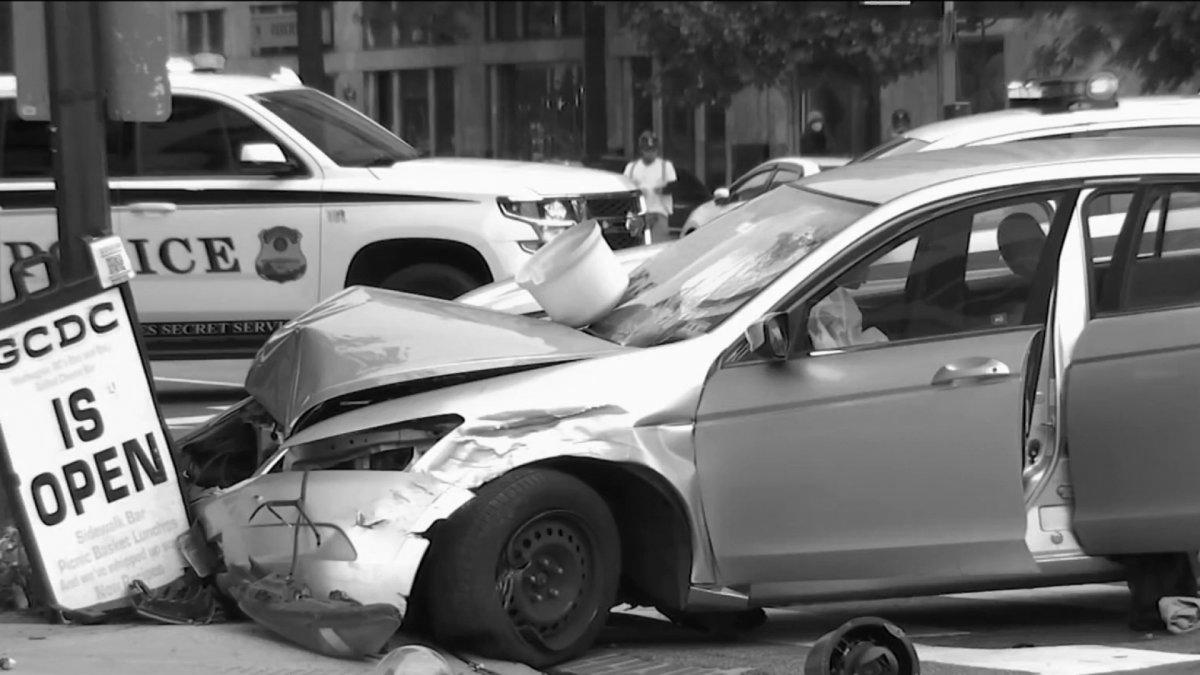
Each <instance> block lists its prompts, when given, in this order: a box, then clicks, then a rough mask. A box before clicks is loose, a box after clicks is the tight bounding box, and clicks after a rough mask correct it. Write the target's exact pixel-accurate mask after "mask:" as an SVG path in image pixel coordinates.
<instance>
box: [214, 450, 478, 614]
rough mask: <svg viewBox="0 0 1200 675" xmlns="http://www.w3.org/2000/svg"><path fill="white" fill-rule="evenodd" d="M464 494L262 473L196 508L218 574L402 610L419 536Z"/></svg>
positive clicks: (388, 474) (432, 483)
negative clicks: (245, 574) (250, 575)
mask: <svg viewBox="0 0 1200 675" xmlns="http://www.w3.org/2000/svg"><path fill="white" fill-rule="evenodd" d="M472 496H473V493H472V492H471V491H469V490H465V489H462V488H458V487H455V486H453V485H450V484H449V483H445V482H443V481H441V480H438V479H436V478H433V477H431V476H429V475H426V474H418V473H407V472H396V471H311V472H283V473H270V474H266V475H263V476H259V477H257V478H252V479H250V480H248V481H245V482H243V483H241V484H239V485H236V486H234V487H232V488H229V489H227V490H224V491H220V492H217V493H214V494H212V495H209V496H207V497H204V498H202V499H201V500H199V501H198V502H197V504H196V512H197V514H198V519H199V521H200V523H201V525H202V527H203V529H204V534H205V536H206V538H207V539H208V540H209V541H210V542H213V543H215V544H216V545H217V546H218V548H219V550H220V555H221V557H222V559H223V561H224V563H225V566H226V567H227V568H230V569H233V568H245V569H249V568H251V567H254V568H256V569H260V570H262V571H265V572H268V573H276V574H280V575H291V576H292V577H293V578H294V579H295V580H296V582H297V583H299V584H302V585H303V586H305V587H307V588H308V590H309V591H310V592H311V594H312V597H315V598H328V597H331V595H336V596H337V597H347V598H350V599H353V600H354V601H357V602H360V603H363V604H371V603H387V604H391V605H394V606H396V607H397V608H398V609H399V610H400V612H401V614H403V613H404V611H405V610H406V609H407V601H408V597H409V596H410V594H411V593H412V588H413V583H414V581H415V580H416V576H417V570H418V568H419V567H420V564H421V560H422V559H423V558H424V556H425V552H426V551H427V549H428V548H429V540H428V539H426V538H425V537H424V536H423V534H424V533H425V532H426V531H427V530H428V529H429V527H430V526H431V525H432V524H433V523H435V522H436V521H438V520H441V519H443V518H446V517H447V516H449V515H450V514H451V513H453V512H454V511H455V510H457V509H458V508H459V507H460V506H462V505H463V504H464V503H466V502H467V501H469V500H470V499H471V497H472Z"/></svg>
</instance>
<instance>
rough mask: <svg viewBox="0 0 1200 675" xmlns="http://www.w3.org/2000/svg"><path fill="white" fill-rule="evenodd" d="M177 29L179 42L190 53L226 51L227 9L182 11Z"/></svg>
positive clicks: (219, 52) (221, 52)
mask: <svg viewBox="0 0 1200 675" xmlns="http://www.w3.org/2000/svg"><path fill="white" fill-rule="evenodd" d="M177 30H178V33H177V34H178V36H179V42H178V44H179V45H181V46H182V47H183V49H184V51H185V52H186V53H188V54H200V53H203V52H212V53H215V54H224V53H225V10H222V9H210V10H204V11H198V12H180V13H179V14H178V27H177Z"/></svg>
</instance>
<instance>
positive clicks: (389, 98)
mask: <svg viewBox="0 0 1200 675" xmlns="http://www.w3.org/2000/svg"><path fill="white" fill-rule="evenodd" d="M368 77H369V78H370V80H369V90H370V93H369V94H368V106H369V108H368V109H369V112H370V114H371V117H373V118H374V119H375V121H377V122H379V124H380V125H382V126H384V127H386V128H388V129H390V130H392V131H393V133H396V134H397V135H399V136H400V137H402V138H403V139H404V140H406V141H408V142H409V143H410V144H412V146H413V147H414V148H415V149H416V150H417V152H418V153H419V154H420V155H422V156H429V155H439V156H448V155H455V154H457V147H458V144H457V142H456V138H457V136H456V126H455V120H454V114H455V105H454V103H455V102H454V69H453V68H434V69H420V70H386V71H376V72H373V73H370V74H369V76H368Z"/></svg>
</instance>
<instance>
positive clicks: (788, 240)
mask: <svg viewBox="0 0 1200 675" xmlns="http://www.w3.org/2000/svg"><path fill="white" fill-rule="evenodd" d="M872 208H873V207H872V206H871V205H869V204H863V203H860V202H853V201H848V200H845V199H839V198H837V197H833V196H830V195H827V194H823V193H819V192H813V191H811V190H807V189H804V188H801V187H794V186H788V189H778V190H773V191H771V192H768V193H766V194H765V195H763V196H761V197H759V198H758V199H756V200H754V202H753V203H752V205H749V206H746V207H745V208H742V209H738V210H736V211H731V212H729V213H727V214H725V215H723V216H721V217H719V218H717V219H716V220H714V221H713V222H711V223H709V224H708V225H705V226H704V227H702V228H700V229H698V230H696V232H695V233H693V234H691V235H689V236H687V237H685V238H684V239H680V240H679V241H678V242H675V243H672V244H671V245H670V246H667V247H666V248H664V249H663V251H662V252H661V253H659V254H658V255H656V256H654V257H653V258H650V259H649V260H647V261H646V262H645V263H643V264H642V265H641V266H640V267H638V268H637V269H636V270H634V271H633V273H632V274H630V277H629V287H628V288H627V289H626V291H625V294H624V296H622V298H621V300H620V301H619V302H618V303H617V306H616V308H614V309H613V310H612V311H611V312H609V313H608V315H606V316H605V317H603V318H602V319H600V320H599V321H597V322H594V323H593V324H592V325H591V327H590V329H589V332H590V333H592V334H593V335H596V336H598V337H601V338H604V339H605V340H610V341H612V342H616V343H618V344H622V345H628V346H634V347H650V346H653V345H659V344H665V343H668V342H675V341H678V340H685V339H687V338H690V337H694V336H696V335H701V334H704V333H707V332H708V331H709V330H711V329H712V328H714V327H715V326H717V325H718V324H720V323H721V322H722V321H724V320H725V319H726V318H728V317H729V315H731V314H733V313H734V312H735V311H737V309H738V308H739V307H741V306H742V305H743V304H744V303H745V302H747V301H748V300H750V299H751V298H753V297H754V296H755V295H756V294H757V293H758V292H759V291H761V290H762V289H763V288H765V287H766V286H767V285H768V284H770V283H771V282H772V281H774V280H775V279H777V278H778V277H779V276H780V275H781V274H783V273H784V272H785V271H787V269H788V268H790V267H792V266H793V265H795V264H796V263H797V262H799V261H800V260H802V259H803V258H804V257H805V256H807V255H808V254H809V253H810V252H812V251H813V250H814V249H815V248H816V247H817V246H818V245H820V244H821V243H822V242H824V241H826V240H827V239H829V238H830V237H831V236H833V235H834V234H836V233H837V232H839V231H841V230H842V229H843V228H845V227H846V226H847V225H849V224H851V223H853V222H854V221H856V220H858V219H859V218H861V217H862V216H864V215H866V214H867V213H869V212H870V211H871V209H872Z"/></svg>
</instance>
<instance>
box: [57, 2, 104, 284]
mask: <svg viewBox="0 0 1200 675" xmlns="http://www.w3.org/2000/svg"><path fill="white" fill-rule="evenodd" d="M99 27H100V20H99V7H98V6H97V3H95V2H59V1H55V2H47V3H46V45H47V49H48V52H49V57H50V58H49V64H48V65H49V80H50V120H51V121H50V128H51V137H52V141H51V143H52V145H51V148H52V150H53V163H54V182H55V204H56V206H57V207H58V242H59V244H58V246H59V250H58V256H59V260H60V262H61V266H62V275H63V279H64V280H65V281H71V280H75V279H80V278H84V277H89V276H91V275H92V274H94V270H93V269H92V262H91V256H90V254H89V252H88V248H87V244H86V241H85V240H86V238H88V237H100V236H105V235H108V234H111V233H112V225H111V214H110V212H109V202H108V167H107V165H106V159H105V148H104V141H105V119H106V110H105V105H104V94H103V88H102V85H101V83H102V81H103V80H102V78H101V72H102V70H101V69H102V63H101V61H102V56H101V50H100V44H99V32H98V31H99Z"/></svg>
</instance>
